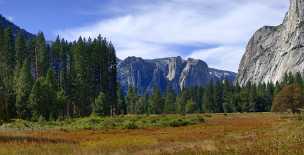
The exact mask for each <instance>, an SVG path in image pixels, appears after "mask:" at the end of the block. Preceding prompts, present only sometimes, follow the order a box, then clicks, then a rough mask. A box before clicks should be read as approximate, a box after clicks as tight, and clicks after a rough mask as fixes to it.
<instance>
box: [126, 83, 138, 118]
mask: <svg viewBox="0 0 304 155" xmlns="http://www.w3.org/2000/svg"><path fill="white" fill-rule="evenodd" d="M126 98H127V107H128V108H127V109H128V113H131V114H134V113H135V111H136V102H137V99H138V97H137V95H136V91H135V89H134V88H133V87H131V86H130V87H129V89H128V95H127V97H126Z"/></svg>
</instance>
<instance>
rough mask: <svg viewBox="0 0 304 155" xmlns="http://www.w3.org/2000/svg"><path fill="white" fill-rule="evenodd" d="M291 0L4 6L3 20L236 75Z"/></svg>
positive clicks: (46, 1) (60, 1) (24, 1)
mask: <svg viewBox="0 0 304 155" xmlns="http://www.w3.org/2000/svg"><path fill="white" fill-rule="evenodd" d="M288 5H289V1H288V0H0V14H2V15H3V16H5V17H6V18H7V19H9V20H11V21H12V22H14V23H15V24H17V25H19V26H20V27H22V28H24V29H26V30H27V31H29V32H32V33H37V32H38V31H43V32H44V34H45V35H46V38H47V39H48V40H54V39H55V38H56V36H57V35H60V36H61V37H63V38H65V39H67V40H69V41H73V40H77V39H78V37H79V36H83V37H92V38H94V37H96V36H97V35H98V34H101V35H102V36H104V37H106V38H107V39H108V40H110V41H111V42H112V43H113V44H114V46H115V48H116V51H117V56H118V57H119V58H121V59H124V58H126V57H128V56H138V57H143V58H146V59H152V58H162V57H173V56H182V57H183V58H185V59H187V58H190V57H191V58H195V59H202V60H204V61H205V62H207V63H208V65H209V66H210V67H214V68H218V69H224V70H230V71H235V72H236V71H237V70H238V65H239V63H240V60H241V57H242V55H243V54H244V52H245V48H246V44H247V42H248V41H249V39H250V37H251V36H252V35H253V33H254V32H255V31H256V30H257V29H259V28H260V27H262V26H265V25H278V24H280V23H281V22H282V20H283V18H284V16H285V14H286V12H287V10H288Z"/></svg>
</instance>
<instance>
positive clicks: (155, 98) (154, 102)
mask: <svg viewBox="0 0 304 155" xmlns="http://www.w3.org/2000/svg"><path fill="white" fill-rule="evenodd" d="M150 104H151V106H152V111H153V113H154V114H162V113H163V111H164V103H163V99H162V96H161V94H160V90H159V89H158V88H157V87H154V88H153V92H152V96H151V97H150Z"/></svg>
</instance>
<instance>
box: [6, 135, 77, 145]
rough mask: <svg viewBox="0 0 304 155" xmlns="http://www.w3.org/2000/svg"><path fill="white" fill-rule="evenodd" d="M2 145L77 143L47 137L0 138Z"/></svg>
mask: <svg viewBox="0 0 304 155" xmlns="http://www.w3.org/2000/svg"><path fill="white" fill-rule="evenodd" d="M0 143H37V144H39V143H42V144H48V143H50V144H60V143H65V144H76V143H77V142H75V141H71V140H64V139H50V138H45V137H31V136H3V135H1V136H0Z"/></svg>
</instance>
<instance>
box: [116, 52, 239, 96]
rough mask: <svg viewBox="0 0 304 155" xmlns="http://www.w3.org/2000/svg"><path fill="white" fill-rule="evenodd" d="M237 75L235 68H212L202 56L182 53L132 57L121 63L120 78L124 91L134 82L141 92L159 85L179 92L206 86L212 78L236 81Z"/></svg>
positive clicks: (164, 89) (119, 68) (163, 89)
mask: <svg viewBox="0 0 304 155" xmlns="http://www.w3.org/2000/svg"><path fill="white" fill-rule="evenodd" d="M235 77H236V74H235V73H233V72H228V71H222V70H216V69H209V68H208V65H207V64H206V63H205V62H203V61H201V60H195V59H188V60H183V59H182V58H181V57H171V58H163V59H153V60H144V59H142V58H136V57H129V58H127V59H125V60H123V61H119V64H118V80H119V82H120V85H121V87H122V89H123V91H124V92H125V93H126V92H127V90H128V86H129V85H130V86H132V87H135V88H136V89H137V90H138V92H139V94H141V95H142V94H145V93H151V92H152V90H153V87H155V86H156V87H158V88H160V90H161V91H162V92H164V91H166V89H167V88H168V87H170V88H172V89H173V90H174V91H176V92H179V91H181V90H182V89H184V88H189V87H195V86H206V85H207V84H208V83H209V82H210V81H211V79H214V81H221V80H224V79H227V80H229V81H231V82H232V81H234V80H235Z"/></svg>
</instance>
